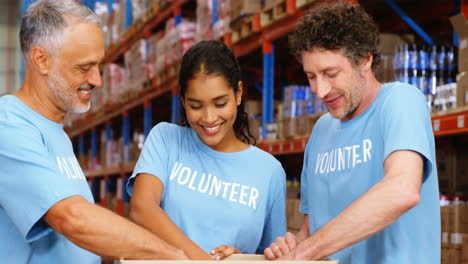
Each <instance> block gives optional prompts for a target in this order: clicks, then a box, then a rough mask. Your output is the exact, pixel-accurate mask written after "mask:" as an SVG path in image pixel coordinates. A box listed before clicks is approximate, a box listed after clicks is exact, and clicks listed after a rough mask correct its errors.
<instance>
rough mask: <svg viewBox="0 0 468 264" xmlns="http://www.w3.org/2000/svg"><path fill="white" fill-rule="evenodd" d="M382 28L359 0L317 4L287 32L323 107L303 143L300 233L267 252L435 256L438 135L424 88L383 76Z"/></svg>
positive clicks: (386, 262) (365, 257) (384, 263)
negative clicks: (389, 80)
mask: <svg viewBox="0 0 468 264" xmlns="http://www.w3.org/2000/svg"><path fill="white" fill-rule="evenodd" d="M378 44H379V34H378V29H377V27H376V25H375V23H374V22H373V20H372V19H371V17H370V16H369V15H368V14H367V13H366V12H365V11H364V10H363V9H362V8H361V7H360V6H358V5H357V4H351V3H346V2H341V1H339V2H336V3H333V4H330V3H326V4H321V5H320V6H318V7H316V8H314V9H313V10H312V11H310V12H309V13H308V14H307V15H305V16H304V17H303V18H302V19H301V20H300V21H299V23H298V24H297V26H296V30H295V31H294V32H293V33H292V35H291V36H290V46H291V50H292V51H293V53H294V54H295V55H296V57H297V58H298V59H299V61H300V62H301V63H302V65H303V69H304V72H305V73H306V75H307V78H308V80H309V85H310V88H311V90H312V91H313V92H314V93H315V94H316V95H317V97H318V98H320V100H321V101H322V102H323V103H324V104H325V105H326V107H327V108H328V111H329V112H328V113H327V114H325V115H323V116H322V117H321V118H320V120H319V121H318V122H317V124H316V126H315V127H314V131H313V132H312V134H311V137H310V140H309V142H308V144H307V147H306V151H305V157H304V166H303V170H302V178H301V206H300V211H301V212H302V213H304V214H305V221H304V224H303V226H302V228H301V229H300V231H299V232H298V233H297V234H296V235H293V234H291V233H287V234H286V235H285V236H284V237H280V238H277V240H276V242H275V243H273V244H272V245H271V246H270V247H269V248H267V249H266V250H265V255H266V256H267V257H268V258H269V259H277V258H279V259H295V260H317V259H322V258H324V257H327V256H330V257H331V258H334V259H338V260H339V261H340V264H348V263H359V264H362V263H369V264H376V263H381V264H390V263H392V264H394V263H425V264H427V263H434V264H435V263H440V211H439V201H438V199H439V189H438V181H437V168H436V160H435V147H434V135H433V133H432V127H431V122H430V113H429V109H428V106H427V102H426V100H425V97H424V96H423V94H422V93H421V92H420V91H419V90H418V89H417V88H416V87H413V86H411V85H409V84H406V83H400V82H393V83H385V84H382V83H380V82H379V81H378V80H377V79H376V77H375V75H374V73H373V70H375V68H376V66H377V64H378V62H379V56H380V55H379V50H378Z"/></svg>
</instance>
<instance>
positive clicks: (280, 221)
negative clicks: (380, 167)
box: [256, 166, 286, 254]
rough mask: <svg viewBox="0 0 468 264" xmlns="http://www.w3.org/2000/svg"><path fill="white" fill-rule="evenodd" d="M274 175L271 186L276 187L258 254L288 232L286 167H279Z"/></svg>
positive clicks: (272, 192)
mask: <svg viewBox="0 0 468 264" xmlns="http://www.w3.org/2000/svg"><path fill="white" fill-rule="evenodd" d="M276 173H277V174H276V175H273V178H274V179H275V180H276V182H275V183H273V184H272V185H271V186H272V187H273V188H274V189H273V190H272V191H271V194H270V195H269V197H272V199H273V201H272V203H271V207H270V212H269V214H268V215H266V222H265V225H264V228H263V234H262V239H261V241H260V245H259V247H258V248H257V252H256V253H257V254H263V251H264V250H265V249H266V248H268V247H269V246H270V245H271V243H273V242H274V241H275V239H276V238H277V237H280V236H284V234H285V233H286V174H285V172H284V169H283V168H282V167H281V166H279V169H278V170H277V172H276Z"/></svg>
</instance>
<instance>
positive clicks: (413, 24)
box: [385, 0, 434, 45]
mask: <svg viewBox="0 0 468 264" xmlns="http://www.w3.org/2000/svg"><path fill="white" fill-rule="evenodd" d="M385 3H387V4H388V5H389V6H390V7H391V8H392V9H393V10H394V11H395V12H396V13H397V14H398V15H399V16H400V18H401V19H403V21H405V22H406V23H407V24H408V25H409V26H410V27H411V28H412V29H413V30H414V32H416V34H418V35H419V36H420V37H421V38H422V39H423V40H424V41H425V42H426V43H427V44H428V45H434V41H433V40H432V38H431V37H430V36H429V35H428V34H427V33H426V32H425V31H424V30H423V29H422V28H421V27H420V26H419V25H418V24H416V22H414V21H413V19H411V18H410V17H409V16H408V15H407V14H406V13H405V12H404V11H403V10H402V9H401V8H400V7H399V6H398V5H397V4H396V3H395V2H394V1H393V0H385Z"/></svg>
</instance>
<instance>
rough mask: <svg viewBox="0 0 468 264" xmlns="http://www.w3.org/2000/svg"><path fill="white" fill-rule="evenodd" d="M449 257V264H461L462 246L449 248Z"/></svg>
mask: <svg viewBox="0 0 468 264" xmlns="http://www.w3.org/2000/svg"><path fill="white" fill-rule="evenodd" d="M447 259H448V263H449V264H460V263H461V248H449V249H448V258H447Z"/></svg>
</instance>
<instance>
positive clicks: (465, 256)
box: [461, 234, 468, 264]
mask: <svg viewBox="0 0 468 264" xmlns="http://www.w3.org/2000/svg"><path fill="white" fill-rule="evenodd" d="M461 263H462V264H468V234H464V235H463V244H462V248H461Z"/></svg>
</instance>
